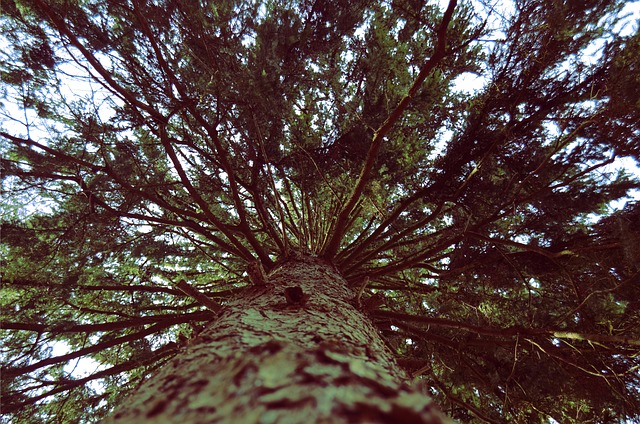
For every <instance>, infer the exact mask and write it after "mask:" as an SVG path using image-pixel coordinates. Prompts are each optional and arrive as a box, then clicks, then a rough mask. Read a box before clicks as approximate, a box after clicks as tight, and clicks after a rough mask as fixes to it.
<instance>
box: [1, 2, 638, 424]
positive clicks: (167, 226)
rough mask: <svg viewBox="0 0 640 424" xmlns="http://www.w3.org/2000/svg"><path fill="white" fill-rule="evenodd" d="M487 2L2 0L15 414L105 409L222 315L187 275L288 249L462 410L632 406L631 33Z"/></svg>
mask: <svg viewBox="0 0 640 424" xmlns="http://www.w3.org/2000/svg"><path fill="white" fill-rule="evenodd" d="M507 3H509V2H506V3H505V4H507ZM484 4H485V2H482V1H473V2H461V4H459V5H457V6H456V7H455V9H454V11H453V14H447V12H445V10H440V9H439V8H438V7H437V6H436V5H435V4H429V3H428V2H425V1H421V0H417V1H416V0H397V1H396V0H393V1H387V2H378V3H371V2H365V1H361V0H353V1H350V2H348V3H345V2H342V1H337V0H330V1H315V2H312V1H306V0H305V1H295V2H294V1H278V2H252V1H245V0H228V1H218V0H215V1H214V0H203V1H201V2H189V1H182V0H162V1H156V2H147V1H144V0H138V1H133V2H124V1H119V0H118V1H113V0H109V1H106V0H87V1H82V2H78V1H75V0H6V1H2V2H0V11H1V13H2V15H1V17H0V27H1V28H2V41H1V43H2V46H3V49H2V50H3V53H2V54H1V55H0V95H1V96H2V104H1V108H0V114H1V116H2V118H1V121H0V151H1V152H2V158H1V162H0V166H1V181H2V190H3V203H2V216H1V218H0V231H1V232H2V240H1V242H2V244H1V246H0V249H1V252H2V279H3V282H2V284H3V286H2V290H1V291H0V305H1V306H2V308H1V310H0V319H1V322H2V327H1V329H0V334H1V337H2V339H1V340H2V341H1V342H0V355H1V357H2V363H3V369H2V407H3V413H6V414H7V417H9V418H7V419H11V420H13V422H16V423H30V422H92V421H95V420H97V419H99V418H100V417H102V416H104V414H106V413H107V412H108V410H109V408H110V407H111V406H112V405H114V404H115V403H116V402H118V401H121V399H123V397H124V396H126V393H127V391H129V390H132V389H134V388H135V387H136V386H137V385H138V384H139V382H140V381H141V380H142V379H144V378H145V377H146V376H147V375H148V374H149V373H150V372H151V371H153V370H154V369H156V368H157V367H160V366H162V364H164V363H165V361H166V360H168V359H169V358H170V357H172V356H173V355H174V354H175V352H176V351H177V350H178V349H179V348H180V347H181V346H182V345H183V344H184V343H186V341H187V340H188V339H189V338H190V337H192V336H194V335H195V334H197V332H198V331H199V329H200V328H201V327H202V325H204V323H206V322H207V321H208V320H210V319H212V317H213V314H212V313H211V312H210V311H208V310H207V309H206V308H204V306H203V305H201V304H199V303H198V302H197V301H196V300H194V299H192V298H190V297H188V296H186V295H185V294H184V293H183V292H182V291H181V290H179V289H178V288H177V286H176V284H177V283H178V282H179V281H181V280H185V281H187V282H188V283H189V285H190V286H191V287H193V288H195V289H197V290H198V291H200V292H201V293H204V294H206V295H207V296H209V297H210V298H211V299H212V300H213V301H215V302H218V303H222V302H224V301H225V300H226V299H229V298H230V297H232V296H234V294H236V293H238V291H240V290H242V288H243V287H245V286H246V285H247V283H248V281H247V277H246V273H245V270H246V266H247V264H248V263H251V262H253V261H254V260H256V259H258V260H259V261H261V262H262V264H263V266H264V267H265V268H266V269H267V270H269V269H270V268H271V267H272V266H273V264H274V262H275V260H276V259H277V258H280V257H282V256H286V255H287V254H288V252H290V249H291V248H293V249H296V250H301V251H304V252H310V253H312V254H316V255H320V256H324V257H326V258H327V259H329V260H331V261H333V262H334V263H335V264H336V266H337V267H338V268H339V269H340V270H341V271H342V273H343V275H344V276H345V277H346V278H347V280H348V281H349V283H350V284H352V285H353V287H354V290H359V289H360V288H361V287H362V283H363V281H365V277H367V278H369V283H368V284H367V285H366V287H365V288H364V293H363V296H362V297H363V302H364V303H365V304H369V305H371V304H374V303H375V304H376V305H377V304H380V305H379V306H378V307H377V308H374V309H373V310H370V311H369V313H370V315H371V317H372V318H373V320H374V323H375V325H376V326H377V327H378V328H379V329H380V331H381V333H382V334H383V335H384V336H385V338H386V339H387V341H388V343H389V346H390V348H392V349H394V350H395V352H396V353H397V355H398V358H399V360H400V361H401V362H402V363H403V364H404V365H405V366H406V367H407V369H408V370H409V371H410V372H411V373H412V375H414V376H416V378H420V379H423V380H424V381H425V383H426V384H427V386H428V387H431V390H432V395H433V396H434V397H436V398H437V399H438V400H439V401H440V403H441V404H442V405H443V408H444V409H445V410H446V411H447V412H448V413H450V415H452V416H453V417H454V418H457V419H459V420H461V421H463V422H482V421H489V422H499V421H514V422H549V421H550V420H551V419H554V420H555V421H557V422H613V421H618V422H620V421H624V420H637V419H640V397H639V395H638V393H639V390H638V388H639V387H640V381H638V380H639V377H638V372H637V369H638V366H639V365H640V364H639V363H638V361H639V359H638V358H640V355H638V346H639V345H640V333H639V330H638V328H639V327H638V322H640V302H639V301H638V299H640V286H639V284H640V276H639V274H638V272H639V271H640V269H639V265H638V264H639V263H640V247H639V246H640V233H639V232H638V229H639V228H640V207H639V206H638V204H637V202H634V201H627V203H626V205H625V206H624V208H623V209H620V210H616V209H614V206H613V205H619V204H621V201H625V200H629V198H628V196H630V195H634V194H635V195H636V196H637V193H638V191H637V190H638V178H637V176H636V175H633V174H630V173H628V172H626V173H625V171H623V170H620V169H617V168H619V167H620V163H621V159H623V158H624V159H625V160H626V163H630V164H633V165H636V166H637V163H638V161H639V160H640V137H639V135H640V128H639V123H640V115H639V111H640V107H639V104H638V98H640V95H639V94H638V86H640V66H639V62H638V54H637V52H638V50H639V48H640V35H639V34H638V32H637V28H635V29H634V31H635V32H634V33H629V31H628V30H629V26H628V25H627V26H626V27H625V26H624V25H621V24H620V22H619V20H620V19H621V18H620V11H621V10H622V8H623V6H624V5H625V2H624V1H615V0H590V1H583V2H565V1H561V0H553V1H541V0H521V1H520V0H519V1H516V2H513V4H510V3H509V4H510V6H509V7H506V6H505V8H504V10H493V9H489V8H487V7H485V6H484ZM511 6H512V7H511ZM620 28H623V29H624V28H626V31H627V32H626V33H624V34H621V33H620ZM471 77H475V78H477V79H476V81H480V82H481V83H482V86H481V87H476V88H467V87H464V85H465V84H468V83H469V81H470V80H471ZM622 203H624V202H622ZM335 239H337V240H338V242H339V243H338V248H337V250H335V252H334V249H333V247H332V240H335ZM367 301H368V302H369V303H367ZM79 360H82V361H84V362H78V361H79ZM80 369H83V371H79V370H80ZM84 370H86V371H84Z"/></svg>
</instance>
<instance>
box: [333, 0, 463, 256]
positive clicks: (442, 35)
mask: <svg viewBox="0 0 640 424" xmlns="http://www.w3.org/2000/svg"><path fill="white" fill-rule="evenodd" d="M456 3H457V0H449V6H448V7H447V10H446V11H445V13H444V16H443V18H442V22H441V23H440V27H439V28H438V32H437V35H438V42H437V45H436V50H435V52H434V53H433V55H432V56H431V57H430V58H429V60H427V61H426V62H425V63H424V65H422V68H421V69H420V73H419V74H418V77H417V78H416V80H415V81H414V83H413V85H412V86H411V88H410V89H409V92H408V93H407V95H406V96H405V97H404V98H403V99H402V100H400V103H398V105H397V106H396V108H395V109H394V110H393V111H392V112H391V114H390V115H389V116H388V117H387V119H386V120H385V121H384V122H383V123H382V125H381V126H380V128H378V129H377V130H376V132H375V133H374V135H373V140H372V141H371V146H370V147H369V151H368V152H367V157H366V159H365V162H364V165H363V167H362V170H361V171H360V176H359V177H358V181H357V182H356V186H355V187H354V189H353V191H352V192H351V195H350V197H349V200H348V201H347V203H346V204H345V205H344V206H343V208H342V210H341V211H340V213H339V214H338V219H337V221H336V225H335V227H334V231H333V234H332V235H331V238H330V239H329V241H328V243H327V244H326V245H325V246H324V248H323V251H322V256H323V257H325V258H328V259H332V258H333V257H334V256H335V255H336V253H337V252H338V249H339V248H340V242H341V241H342V238H343V237H344V234H345V233H346V232H347V229H348V223H349V216H350V215H351V213H352V212H353V209H354V207H355V206H356V204H357V203H358V200H359V199H360V196H362V193H363V191H364V189H365V187H366V185H367V183H368V182H369V178H370V173H371V170H372V169H373V165H374V162H375V160H376V158H377V156H378V151H379V150H380V146H381V145H382V140H383V139H384V137H385V136H386V135H387V133H388V132H389V131H390V130H391V128H392V127H393V126H394V125H395V123H396V122H397V121H398V119H400V117H401V116H402V114H403V113H404V111H405V109H406V108H407V106H409V103H410V102H411V100H413V97H414V96H415V94H416V93H417V92H418V90H419V89H420V88H421V86H422V83H423V82H424V80H425V79H426V78H427V76H428V75H429V74H430V73H431V71H433V70H434V69H435V68H436V66H438V64H439V63H440V61H441V60H442V58H444V56H445V52H446V49H445V48H446V41H447V40H446V35H447V27H448V26H449V23H450V22H451V19H452V18H453V11H454V9H455V7H456Z"/></svg>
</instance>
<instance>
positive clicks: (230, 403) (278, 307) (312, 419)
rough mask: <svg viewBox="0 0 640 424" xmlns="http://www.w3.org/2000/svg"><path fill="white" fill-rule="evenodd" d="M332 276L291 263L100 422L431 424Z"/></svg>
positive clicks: (315, 265)
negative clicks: (106, 418)
mask: <svg viewBox="0 0 640 424" xmlns="http://www.w3.org/2000/svg"><path fill="white" fill-rule="evenodd" d="M353 298H354V294H353V292H352V291H351V290H350V289H349V288H348V287H347V284H346V281H345V280H344V279H343V278H342V277H341V276H340V275H339V273H338V272H337V271H336V269H335V268H334V267H333V266H331V265H329V264H326V263H324V262H323V261H321V260H319V259H315V258H309V257H305V258H296V259H291V260H289V261H287V262H285V263H283V264H282V265H280V266H278V267H276V269H275V270H274V271H273V272H272V273H271V274H270V275H269V277H268V280H267V282H266V283H265V284H263V285H254V286H253V287H252V288H250V289H248V290H246V292H245V293H243V295H241V296H240V297H239V298H237V299H235V300H234V301H232V302H229V303H228V304H227V305H225V307H224V308H223V310H222V311H221V312H220V314H219V316H218V318H217V319H216V320H214V321H213V322H211V323H210V325H209V326H208V327H207V328H206V329H204V330H203V331H202V332H201V333H200V335H199V336H198V337H197V338H195V339H194V340H193V341H192V342H190V343H189V344H188V345H187V346H186V347H185V348H184V349H183V350H182V351H181V352H180V353H179V354H178V355H177V356H176V357H175V358H174V359H173V360H172V361H171V362H170V363H168V364H167V365H165V366H164V367H163V368H162V369H161V370H160V371H159V372H158V373H157V375H155V376H153V377H152V378H151V379H149V380H148V381H147V382H145V383H144V384H143V385H142V386H141V387H140V388H139V389H138V391H137V392H136V393H134V394H133V395H132V396H131V397H130V398H129V399H128V400H127V402H126V403H125V404H124V405H122V406H121V407H120V408H119V409H116V411H115V413H114V414H112V416H111V417H110V418H109V419H108V420H107V421H106V422H108V423H115V422H118V423H179V424H190V423H211V422H232V423H257V422H260V423H362V422H366V423H440V422H449V421H448V419H446V418H444V416H443V415H441V414H440V413H439V412H438V411H437V408H436V407H435V406H434V405H433V403H432V401H431V400H430V399H429V398H428V397H427V396H426V395H425V394H424V393H423V392H422V391H420V390H418V389H417V388H416V387H412V386H411V385H409V384H408V383H407V375H406V374H405V373H404V371H403V370H402V369H400V368H399V367H398V366H397V364H396V362H395V361H394V359H393V355H392V353H391V352H390V351H389V349H388V348H387V346H386V345H385V344H384V342H383V341H382V339H381V338H380V336H379V335H378V333H377V331H376V329H375V328H374V327H373V325H372V324H371V322H370V320H369V319H368V318H367V316H366V315H365V314H363V313H362V312H360V311H359V310H357V309H356V308H355V307H354V306H352V299H353Z"/></svg>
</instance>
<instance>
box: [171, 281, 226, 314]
mask: <svg viewBox="0 0 640 424" xmlns="http://www.w3.org/2000/svg"><path fill="white" fill-rule="evenodd" d="M176 287H177V288H179V289H180V290H182V292H184V293H185V294H186V295H188V296H190V297H192V298H193V299H195V300H196V301H197V302H198V303H199V304H201V305H202V306H205V307H206V308H207V309H209V310H210V311H211V312H213V313H214V314H217V313H218V312H220V305H219V304H217V303H216V302H214V301H213V300H211V299H210V298H209V297H208V296H206V295H205V294H204V293H202V292H200V291H198V290H196V289H195V288H193V287H192V286H191V285H189V284H188V283H187V282H186V281H185V280H180V281H178V283H176Z"/></svg>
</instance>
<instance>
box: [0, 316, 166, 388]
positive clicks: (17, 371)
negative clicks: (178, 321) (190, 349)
mask: <svg viewBox="0 0 640 424" xmlns="http://www.w3.org/2000/svg"><path fill="white" fill-rule="evenodd" d="M172 325H174V323H173V322H170V323H167V322H162V323H157V324H155V325H152V326H150V327H148V328H145V329H144V330H142V331H138V332H136V333H131V334H127V335H126V336H122V337H116V338H115V339H112V340H107V341H104V342H102V343H98V344H96V345H93V346H89V347H86V348H84V349H80V350H76V351H75V352H71V353H68V354H66V355H61V356H54V357H51V358H47V359H43V360H42V361H39V362H36V363H34V364H31V365H27V366H24V367H19V368H13V369H5V370H3V374H4V375H3V377H4V378H10V377H15V376H18V375H23V374H27V373H29V372H31V371H35V370H37V369H39V368H42V367H46V366H48V365H55V364H59V363H61V362H66V361H69V360H71V359H75V358H79V357H81V356H85V355H88V354H91V353H95V352H99V351H101V350H104V349H107V348H109V347H113V346H117V345H119V344H122V343H126V342H130V341H133V340H138V339H141V338H143V337H145V336H148V335H150V334H153V333H156V332H158V331H161V330H164V329H165V328H167V327H171V326H172Z"/></svg>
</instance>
